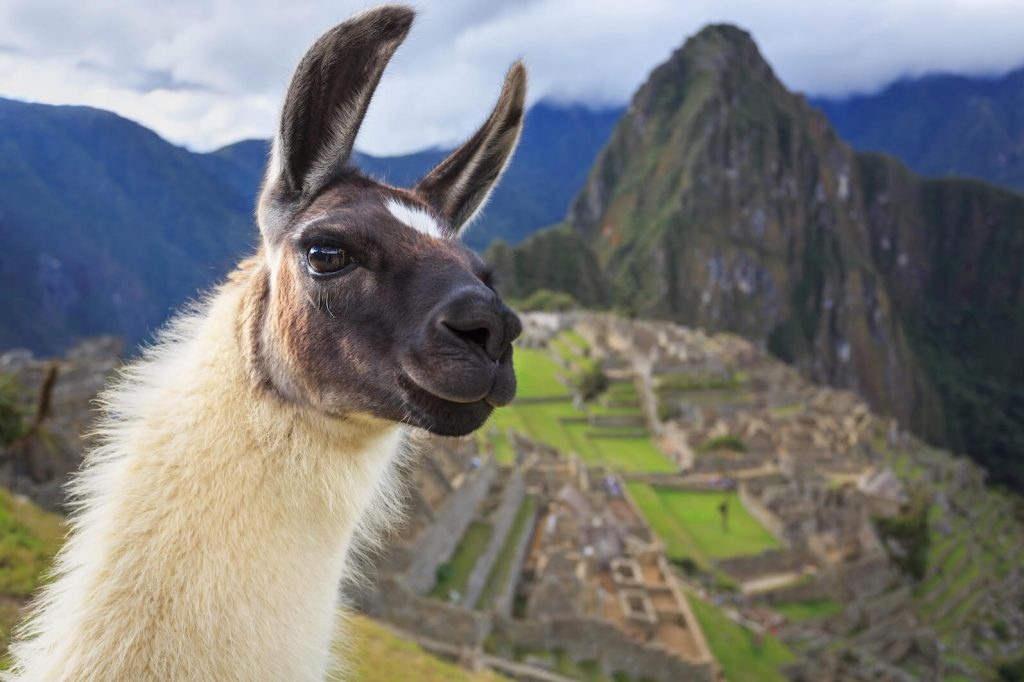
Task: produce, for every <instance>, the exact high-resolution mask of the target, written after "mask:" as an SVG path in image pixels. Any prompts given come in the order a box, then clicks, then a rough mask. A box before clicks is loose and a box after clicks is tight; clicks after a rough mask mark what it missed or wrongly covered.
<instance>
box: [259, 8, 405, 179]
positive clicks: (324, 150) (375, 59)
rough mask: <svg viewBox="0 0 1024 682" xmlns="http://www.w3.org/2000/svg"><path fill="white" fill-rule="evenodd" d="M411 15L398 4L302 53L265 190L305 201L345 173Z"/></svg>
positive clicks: (324, 37)
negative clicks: (369, 110) (272, 189)
mask: <svg viewBox="0 0 1024 682" xmlns="http://www.w3.org/2000/svg"><path fill="white" fill-rule="evenodd" d="M414 15H415V13H414V12H413V10H412V9H410V8H408V7H402V6H398V5H391V6H385V7H380V8H377V9H374V10H370V11H368V12H364V13H362V14H359V15H357V16H355V17H353V18H351V19H349V20H348V21H346V22H344V23H341V24H338V25H337V26H335V27H334V28H332V29H331V30H329V31H327V33H325V34H323V35H322V36H320V38H319V39H318V40H317V41H316V42H315V43H314V44H313V46H312V47H311V48H309V51H307V52H306V55H305V56H304V57H303V58H302V61H301V62H299V65H298V67H296V69H295V73H294V74H293V75H292V80H291V83H290V84H289V85H288V93H287V94H286V95H285V100H284V106H283V107H282V110H281V128H280V131H279V132H278V135H277V138H276V139H275V141H274V151H273V156H272V160H271V168H270V171H269V174H270V176H273V177H270V176H268V178H267V185H268V187H270V186H271V185H274V184H278V185H279V188H278V191H282V192H283V194H284V195H285V196H290V197H293V198H294V197H296V196H305V197H310V196H313V195H315V194H316V193H317V192H319V191H320V190H322V189H323V188H324V187H325V186H327V185H328V184H329V183H330V182H331V181H332V180H334V179H335V178H337V177H338V176H339V175H340V174H341V173H343V172H344V171H345V170H346V168H347V167H348V161H349V156H350V155H351V154H352V145H353V144H354V142H355V138H356V133H357V132H359V126H360V125H361V124H362V122H363V117H364V116H365V115H366V109H367V107H368V106H369V105H370V98H371V97H372V96H373V92H374V90H376V88H377V84H378V83H379V82H380V77H381V74H383V73H384V67H386V66H387V64H388V61H389V60H390V59H391V56H392V55H393V54H394V53H395V50H397V49H398V46H399V45H400V44H401V43H402V41H403V40H404V39H405V36H406V35H407V34H408V33H409V28H410V27H411V26H412V20H413V16H414Z"/></svg>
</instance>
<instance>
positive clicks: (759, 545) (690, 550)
mask: <svg viewBox="0 0 1024 682" xmlns="http://www.w3.org/2000/svg"><path fill="white" fill-rule="evenodd" d="M626 487H627V489H628V490H629V493H630V495H631V496H632V498H633V501H634V502H636V504H637V506H638V507H639V508H640V511H641V512H642V513H643V515H644V517H645V518H646V519H647V522H648V523H649V524H650V526H651V528H652V529H653V530H654V532H655V533H657V534H658V536H659V537H660V538H661V539H662V540H664V542H665V546H666V553H667V554H668V556H669V558H670V559H674V560H681V559H687V558H688V559H690V560H692V561H694V562H695V563H696V564H697V565H698V566H700V567H702V568H705V569H706V568H708V567H709V566H710V563H711V561H713V560H715V559H729V558H732V557H737V556H744V555H749V554H760V553H761V552H764V551H765V550H769V549H778V548H780V547H781V545H780V543H779V541H778V540H776V539H775V537H774V536H773V535H772V534H771V533H769V532H768V531H767V530H765V528H764V527H763V526H762V525H761V524H760V523H758V522H757V520H756V519H755V518H754V517H753V516H751V515H750V514H749V513H748V512H747V510H746V509H744V508H743V505H742V504H741V503H740V500H739V495H737V494H736V493H735V492H732V491H728V492H726V491H722V492H717V491H716V492H703V491H689V490H669V489H666V488H658V487H656V486H652V485H650V484H647V483H643V482H641V481H629V482H628V483H626ZM723 502H724V503H726V505H727V507H728V513H727V522H728V525H727V527H723V524H722V514H721V512H720V511H719V506H720V505H721V504H722V503H723Z"/></svg>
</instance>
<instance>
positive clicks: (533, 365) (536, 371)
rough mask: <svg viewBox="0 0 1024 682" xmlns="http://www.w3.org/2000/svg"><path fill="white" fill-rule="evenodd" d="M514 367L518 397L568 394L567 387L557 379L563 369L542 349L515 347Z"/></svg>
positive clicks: (549, 396)
mask: <svg viewBox="0 0 1024 682" xmlns="http://www.w3.org/2000/svg"><path fill="white" fill-rule="evenodd" d="M513 362H514V364H515V368H516V382H517V385H518V388H517V391H516V395H517V396H518V397H520V398H551V397H557V396H566V397H567V396H569V394H570V390H569V387H568V386H566V385H565V384H563V383H562V382H561V381H559V379H558V378H559V376H561V375H562V374H564V372H565V370H564V369H563V368H562V367H561V365H559V364H558V363H557V362H555V361H554V360H552V359H551V358H550V357H549V356H548V355H547V354H546V353H544V351H542V350H538V349H536V348H520V347H516V349H515V352H514V354H513Z"/></svg>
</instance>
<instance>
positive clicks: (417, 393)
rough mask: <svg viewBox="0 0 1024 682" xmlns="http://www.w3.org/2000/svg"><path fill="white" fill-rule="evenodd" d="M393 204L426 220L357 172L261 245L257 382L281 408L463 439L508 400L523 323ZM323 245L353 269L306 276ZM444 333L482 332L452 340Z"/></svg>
mask: <svg viewBox="0 0 1024 682" xmlns="http://www.w3.org/2000/svg"><path fill="white" fill-rule="evenodd" d="M389 198H390V199H396V200H398V201H401V202H403V203H404V204H406V205H409V206H415V207H418V208H420V209H421V210H424V211H430V212H431V213H433V211H432V209H430V207H429V206H427V205H426V204H425V203H424V202H423V201H421V200H419V199H418V198H416V196H415V195H414V194H413V193H411V192H408V191H403V190H399V189H395V188H391V187H386V186H383V185H380V184H377V183H375V182H373V181H371V180H369V179H367V178H364V177H362V176H360V175H358V174H353V175H351V176H350V177H348V178H346V179H344V180H342V181H341V182H339V183H338V184H336V185H335V186H333V187H331V188H330V189H328V190H326V191H324V192H323V193H322V194H321V195H320V196H318V197H317V198H316V200H315V201H313V202H312V203H311V204H310V205H309V207H307V208H305V209H304V210H302V211H301V212H299V213H298V214H297V215H296V216H295V217H294V219H293V220H292V225H291V226H290V227H289V229H288V230H285V231H284V234H285V235H287V236H286V237H284V238H282V239H281V240H280V241H279V243H277V244H272V245H269V248H268V249H267V250H266V251H265V258H266V259H267V261H268V265H269V267H268V268H267V269H266V277H267V278H268V280H269V282H270V286H269V289H268V292H267V300H266V308H265V315H264V318H263V319H264V327H263V330H262V334H261V338H262V339H264V340H266V341H267V343H265V344H264V347H263V349H262V350H261V356H262V358H263V362H264V363H265V364H264V373H265V375H266V376H267V377H268V379H269V380H270V381H271V382H272V383H273V385H274V386H275V388H276V389H277V390H278V391H280V392H281V393H282V394H283V395H284V396H285V397H287V398H288V399H289V400H295V401H301V402H304V403H308V404H310V405H311V406H314V407H316V408H318V409H320V410H323V411H325V412H328V413H330V414H334V415H337V416H345V415H351V414H369V415H373V416H376V417H379V418H383V419H386V420H390V421H400V422H405V423H409V424H412V425H414V426H418V427H421V428H425V429H427V430H430V431H433V432H435V433H439V434H443V435H463V434H466V433H469V432H471V431H473V430H474V429H476V428H478V427H479V426H480V425H481V424H482V423H483V422H484V421H485V420H486V419H487V417H488V416H489V415H490V413H491V411H492V409H493V407H494V406H497V405H504V404H507V403H508V402H509V401H510V400H511V399H512V398H513V397H514V395H515V374H514V372H513V369H512V347H511V343H512V341H513V339H515V338H516V337H517V336H518V335H519V332H520V330H521V328H520V325H519V320H518V319H517V318H516V316H515V315H514V314H513V313H512V311H511V310H509V309H508V307H507V306H505V305H504V304H503V303H502V302H501V300H500V299H499V298H498V296H497V294H496V293H495V292H494V291H493V289H491V288H490V286H489V285H490V280H491V274H490V272H489V269H488V268H487V266H486V265H485V264H484V263H483V261H482V260H481V259H480V258H479V257H478V256H477V255H476V254H474V253H473V252H472V251H471V250H469V249H468V248H466V247H465V246H463V245H462V244H461V243H460V242H459V241H457V240H456V239H454V238H452V237H445V238H440V239H438V238H435V237H431V236H428V235H426V234H423V233H421V232H419V231H417V230H415V229H413V228H412V227H410V226H408V225H405V224H404V223H402V222H400V221H399V220H397V219H396V218H395V217H394V216H393V215H392V214H391V213H390V212H389V211H388V209H387V208H386V205H385V202H386V201H387V200H388V199H389ZM434 216H435V218H436V220H437V221H438V223H441V224H442V225H444V220H443V218H442V217H441V216H439V215H436V214H434ZM449 234H454V232H453V231H451V232H449ZM323 244H327V245H332V246H337V247H340V248H342V249H344V251H345V252H346V253H347V254H349V256H350V257H352V258H353V259H354V260H355V266H354V267H352V268H351V269H348V270H347V271H344V272H342V273H341V274H337V275H333V276H327V277H322V276H319V275H317V274H315V273H314V272H312V271H311V270H310V268H309V265H308V263H307V253H308V250H309V248H310V247H312V246H317V245H323ZM450 324H452V325H454V326H455V327H469V328H470V329H479V330H481V332H480V334H479V335H477V336H476V337H473V335H472V334H464V333H463V334H460V333H458V332H454V331H453V328H452V327H450V326H449V325H450ZM484 334H486V335H487V336H488V337H489V338H488V339H487V341H488V342H489V345H490V346H491V348H490V354H489V351H488V349H487V348H485V347H484V345H488V344H484V345H481V341H482V339H483V336H484ZM491 354H495V355H497V359H495V358H492V357H491Z"/></svg>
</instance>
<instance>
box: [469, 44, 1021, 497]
mask: <svg viewBox="0 0 1024 682" xmlns="http://www.w3.org/2000/svg"><path fill="white" fill-rule="evenodd" d="M545 253H546V254H563V256H562V259H563V260H564V259H565V258H568V257H569V256H567V255H564V254H566V253H572V254H574V256H573V258H574V259H575V260H576V261H577V262H578V263H589V262H593V263H596V265H595V266H594V267H579V266H578V267H577V269H576V270H575V272H576V273H577V274H578V275H579V277H578V278H576V279H575V280H573V281H568V280H567V279H566V278H565V277H563V276H562V271H563V269H564V267H552V264H551V258H548V259H546V260H545V259H539V258H537V257H536V254H545ZM489 258H490V259H491V260H492V261H493V262H494V263H496V264H497V266H498V269H499V273H500V274H501V275H502V280H503V281H505V282H506V286H507V290H506V292H505V293H506V295H510V296H512V297H516V298H524V297H526V296H528V295H530V294H531V293H533V292H535V291H538V290H540V289H550V290H553V291H562V292H565V293H568V294H570V295H572V296H574V297H576V299H577V300H578V301H581V302H582V303H584V304H585V305H588V306H593V305H604V306H608V307H614V308H617V309H620V310H622V311H624V312H627V313H629V314H631V315H636V316H639V317H654V318H662V319H670V320H673V321H675V322H678V323H681V324H685V325H691V326H697V327H703V328H706V329H709V330H712V331H731V332H735V333H739V334H741V335H743V336H746V337H748V338H750V339H753V340H755V341H756V342H758V343H760V344H762V345H763V346H766V347H767V348H768V349H770V350H772V351H773V352H774V353H775V354H776V355H777V356H779V357H781V358H783V359H785V360H788V361H790V362H793V363H794V364H796V365H797V366H798V367H800V368H801V369H802V370H803V371H804V372H805V373H806V374H808V375H809V376H811V377H812V378H814V379H815V380H817V381H822V382H825V383H829V384H832V385H836V386H840V387H846V388H852V389H856V390H857V391H858V392H860V393H861V394H862V395H864V396H866V397H867V398H868V400H869V401H870V402H871V403H872V404H873V405H874V406H875V407H876V408H877V409H880V410H883V411H886V412H888V413H890V414H894V415H897V416H899V417H900V418H901V419H902V420H903V421H904V423H906V424H908V425H911V426H912V427H914V429H915V430H916V431H917V432H919V433H922V434H925V435H926V436H927V437H930V438H932V439H933V440H936V441H940V442H943V443H946V444H950V445H951V446H952V447H953V448H955V449H957V450H959V451H961V452H969V453H971V454H972V455H974V456H975V457H977V458H978V459H979V460H980V461H982V463H984V464H985V465H986V466H988V467H989V469H990V470H991V471H993V473H994V474H995V475H996V477H997V478H999V479H1000V480H1003V481H1005V482H1009V483H1012V484H1014V485H1016V486H1017V487H1024V388H1022V387H1024V344H1021V343H1020V339H1024V197H1022V196H1020V195H1017V194H1014V193H1012V192H1009V191H1006V190H1002V189H999V188H996V187H993V186H991V185H987V184H985V183H982V182H976V181H970V180H959V179H931V180H924V179H921V178H919V177H918V176H916V175H915V174H913V173H912V172H910V171H909V170H907V168H906V167H905V166H903V165H902V164H901V163H900V162H898V161H896V160H895V159H893V158H891V157H887V156H882V155H877V154H858V153H856V152H854V151H853V150H852V149H851V148H850V147H849V146H848V145H847V144H846V143H845V142H843V141H842V140H841V139H840V137H839V135H837V134H836V132H835V130H834V129H833V128H832V127H831V125H830V124H829V122H828V120H827V119H826V117H825V116H824V115H823V114H822V112H821V111H820V110H818V109H815V108H814V107H812V106H810V105H808V103H807V101H806V100H805V99H804V98H803V97H801V96H799V95H794V94H792V93H790V92H788V91H787V90H786V89H785V87H784V86H783V85H782V83H781V82H780V81H779V80H778V79H777V78H776V77H775V75H774V74H773V73H772V70H771V68H770V67H769V66H768V64H767V63H766V62H765V61H764V59H763V58H762V56H761V55H760V53H759V52H758V49H757V46H756V45H755V44H754V42H753V40H752V39H751V37H750V36H749V35H748V34H747V33H745V32H744V31H742V30H740V29H738V28H736V27H733V26H728V25H717V26H709V27H707V28H705V29H703V30H702V31H700V32H699V33H698V34H697V35H695V36H694V37H692V38H690V39H689V40H688V41H687V42H686V44H685V46H683V47H682V48H680V49H679V50H677V51H676V52H675V53H674V54H673V55H672V56H671V57H670V58H669V60H668V61H666V62H665V63H664V64H662V65H660V66H658V67H657V68H656V69H655V70H654V71H653V72H652V73H651V75H650V77H649V79H648V80H647V82H646V83H645V84H644V85H643V86H642V87H641V88H640V89H639V90H638V91H637V93H636V95H635V96H634V98H633V100H632V103H631V105H630V107H629V108H628V110H627V112H626V114H625V115H624V116H623V118H622V120H621V121H620V122H619V124H618V126H617V127H616V129H615V131H614V132H613V133H612V136H611V138H610V140H609V142H608V145H607V146H606V147H605V149H604V151H603V152H602V153H601V155H600V157H599V158H598V160H597V163H596V164H595V165H594V168H593V169H592V171H591V173H590V176H589V178H588V180H587V182H586V184H585V186H584V189H583V190H582V191H581V192H580V194H579V195H578V196H577V198H576V200H575V201H574V203H573V205H572V207H571V209H570V212H569V216H568V220H567V226H563V227H559V228H557V229H552V230H546V231H543V232H540V233H537V234H535V235H533V236H532V237H531V238H530V239H529V240H527V241H526V242H524V243H523V244H521V245H520V246H519V247H516V248H511V247H508V246H506V245H502V244H500V243H499V244H495V245H493V246H492V248H491V250H490V251H489ZM563 266H564V264H563ZM602 292H607V293H605V294H602ZM602 299H603V300H602Z"/></svg>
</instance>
